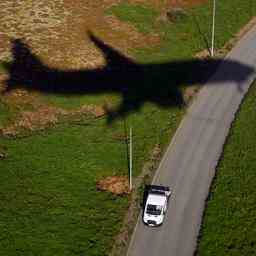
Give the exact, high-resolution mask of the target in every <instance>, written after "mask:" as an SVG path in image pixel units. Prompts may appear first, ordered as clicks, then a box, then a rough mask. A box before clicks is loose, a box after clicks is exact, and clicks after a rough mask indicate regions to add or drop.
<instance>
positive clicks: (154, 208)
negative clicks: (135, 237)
mask: <svg viewBox="0 0 256 256" xmlns="http://www.w3.org/2000/svg"><path fill="white" fill-rule="evenodd" d="M161 211H162V207H161V206H160V205H153V204H148V206H147V210H146V213H147V214H151V215H160V214H161Z"/></svg>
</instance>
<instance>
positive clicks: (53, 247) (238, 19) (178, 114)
mask: <svg viewBox="0 0 256 256" xmlns="http://www.w3.org/2000/svg"><path fill="white" fill-rule="evenodd" d="M251 3H252V4H251ZM254 5H255V4H253V2H251V1H238V0H233V1H230V0H226V1H223V4H222V5H221V6H220V5H219V6H218V7H219V9H218V16H217V17H218V18H217V21H218V23H217V24H216V33H217V34H216V35H217V37H216V47H221V46H223V44H224V43H225V42H227V40H228V39H230V38H231V37H232V36H233V35H234V34H235V33H236V32H237V31H238V30H239V28H241V27H242V26H243V25H245V24H246V23H247V22H248V21H249V19H250V17H251V16H252V13H253V10H255V7H253V6H254ZM252 7H253V8H254V9H253V8H252ZM115 8H116V9H115ZM115 8H113V9H110V10H109V11H108V12H107V14H108V15H109V14H110V13H111V14H112V15H115V16H117V17H118V18H120V19H121V20H123V21H125V22H129V23H130V24H132V25H133V26H135V27H136V28H137V30H138V31H140V32H142V33H158V34H160V35H161V44H160V45H159V46H157V47H147V48H143V49H131V52H132V54H133V56H134V57H135V58H136V60H138V61H140V62H144V63H161V62H171V61H172V60H173V59H190V58H192V56H194V54H195V53H197V52H199V51H201V50H203V49H205V48H206V47H207V44H206V42H205V40H204V36H206V37H207V38H208V41H209V40H210V27H211V26H210V23H211V21H210V19H209V17H210V13H211V12H210V10H211V5H210V1H209V2H208V3H207V4H204V5H202V6H197V7H196V8H193V9H192V10H191V12H190V11H189V10H187V15H186V16H185V17H182V18H181V19H178V20H177V21H176V22H175V23H170V22H164V23H161V22H160V23H158V22H155V21H156V20H157V19H158V15H159V14H160V13H159V11H158V10H154V9H153V8H152V7H149V6H148V5H145V6H142V7H138V5H127V4H126V5H122V4H121V5H117V7H115ZM120 10H121V11H120ZM120 12H122V15H121V14H120ZM145 13H146V14H145ZM254 13H255V12H254ZM144 14H145V15H144ZM238 14H239V15H238ZM227 17H228V18H227ZM141 20H142V21H143V22H141ZM227 20H228V22H227ZM197 21H200V23H199V22H197ZM138 24H140V25H138ZM157 24H158V25H157ZM167 71H168V70H167ZM167 71H166V70H161V69H157V70H156V71H155V72H156V73H155V74H153V77H155V78H156V79H158V78H159V81H161V83H157V84H156V85H155V87H156V88H157V91H158V89H161V88H166V87H167V86H166V85H170V84H171V83H172V81H175V76H177V74H172V75H170V74H169V73H168V72H167ZM187 72H188V73H189V70H188V71H187ZM178 73H179V72H178ZM171 78H173V79H171ZM159 81H158V82H159ZM148 82H150V81H149V78H147V77H145V81H144V83H145V84H146V83H148ZM163 91H164V90H163ZM140 93H142V94H143V91H140ZM106 97H109V98H111V97H112V98H113V101H117V102H118V101H120V98H118V97H119V95H118V96H116V95H107V96H106ZM109 98H108V99H109ZM40 100H43V101H44V102H45V103H47V104H50V105H54V106H58V107H63V108H66V109H72V108H77V107H79V106H82V105H84V104H99V103H101V102H102V101H104V100H105V95H99V96H95V95H82V96H76V97H72V96H70V95H68V96H63V95H54V94H53V95H43V97H41V99H40ZM17 111H18V110H17V109H12V108H11V106H6V105H5V104H2V103H1V102H0V126H1V125H3V126H4V125H6V124H8V123H9V122H11V121H12V119H13V117H15V116H16V115H18V113H17ZM19 111H20V109H19ZM184 113H185V109H184V108H179V107H177V106H167V107H166V108H161V107H160V106H158V105H155V104H153V103H151V102H150V103H149V102H144V103H143V105H142V107H141V109H140V110H139V111H134V112H131V113H130V114H129V115H128V116H127V118H126V120H118V121H115V122H114V123H113V124H111V125H107V122H106V118H105V117H102V118H99V119H95V120H88V119H86V117H81V118H79V119H77V120H73V119H71V120H65V121H63V122H60V123H59V124H57V125H55V126H53V127H51V128H49V129H46V130H44V131H34V132H30V133H27V132H26V133H25V134H24V136H21V137H13V138H8V137H3V136H1V137H0V153H3V154H4V155H5V157H4V158H1V159H0V171H1V179H0V231H1V232H0V255H7V256H16V255H22V256H23V255H31V256H32V255H40V256H41V255H42V256H52V255H54V256H55V255H56V256H65V255H67V256H73V255H86V256H87V255H88V256H102V255H107V254H108V253H109V252H110V250H111V247H112V245H113V242H114V240H115V236H116V235H117V233H118V231H119V230H120V227H121V224H122V220H123V217H124V215H125V213H126V210H127V208H128V205H129V199H130V198H129V196H123V197H120V196H115V195H112V194H110V193H107V192H99V191H97V189H96V182H97V180H99V179H102V178H104V177H107V176H111V175H127V171H128V168H127V144H126V140H125V136H126V130H125V129H128V128H129V127H130V126H132V127H133V134H134V137H133V142H134V148H133V150H134V176H137V175H138V174H140V172H141V170H142V166H143V164H144V163H145V162H146V161H147V160H148V159H149V156H150V153H151V152H152V149H153V147H154V146H155V145H156V144H159V143H160V145H161V147H162V149H164V148H165V146H166V145H167V144H168V142H169V141H170V138H171V136H172V135H173V134H174V132H175V130H176V128H177V126H178V124H179V122H180V120H181V118H182V116H183V115H184Z"/></svg>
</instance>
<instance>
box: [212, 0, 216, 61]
mask: <svg viewBox="0 0 256 256" xmlns="http://www.w3.org/2000/svg"><path fill="white" fill-rule="evenodd" d="M215 13H216V1H215V0H213V10H212V47H211V56H212V57H213V50H214V36H215Z"/></svg>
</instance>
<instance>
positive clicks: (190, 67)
mask: <svg viewBox="0 0 256 256" xmlns="http://www.w3.org/2000/svg"><path fill="white" fill-rule="evenodd" d="M88 35H89V37H90V39H91V40H92V42H93V43H94V44H95V46H96V47H97V48H99V49H100V50H101V51H102V53H103V55H104V58H105V60H106V65H105V66H103V67H99V68H95V69H83V70H60V69H57V68H50V67H48V66H46V65H45V64H44V63H43V62H42V61H41V60H40V59H39V58H38V57H37V56H36V55H35V54H33V53H32V51H31V50H30V48H29V46H28V45H26V44H25V43H24V42H22V40H20V39H15V40H13V41H12V57H13V61H12V62H10V63H9V64H7V65H6V67H5V68H6V69H7V70H8V73H9V78H8V80H7V81H6V91H5V92H7V91H10V90H12V89H14V88H26V89H27V90H36V91H42V92H44V93H51V94H53V93H56V94H69V95H74V94H81V95H82V94H101V93H108V92H115V93H119V94H120V95H121V97H122V101H121V103H120V105H119V107H118V108H117V109H115V110H109V111H108V121H109V122H111V121H113V120H114V119H116V118H118V117H125V116H126V115H128V114H129V113H130V112H132V111H138V110H139V109H140V108H141V107H142V105H143V104H144V103H145V102H153V103H155V104H157V105H159V106H161V107H172V106H183V105H184V104H185V102H184V99H183V96H182V92H181V86H191V85H194V84H199V83H204V82H205V81H207V80H208V79H209V77H210V76H212V74H213V73H214V71H215V70H216V68H217V67H218V66H219V65H220V63H221V64H222V70H223V75H222V76H214V78H212V79H211V83H212V84H214V85H216V84H221V83H222V82H226V81H234V82H235V84H236V85H237V86H238V88H239V86H240V85H241V83H242V82H243V81H244V80H246V79H247V77H248V76H249V75H250V74H251V73H252V72H253V71H254V69H253V68H252V67H250V66H247V65H245V64H242V63H239V62H237V61H233V60H226V59H207V60H200V59H188V60H181V61H172V62H168V63H152V64H140V63H137V62H135V61H134V60H132V59H130V58H127V57H126V56H124V55H123V54H122V53H120V52H119V51H117V50H115V49H114V48H112V47H111V46H109V45H107V44H106V43H104V42H103V41H102V40H100V39H99V38H97V37H96V36H95V35H93V34H92V33H91V32H88Z"/></svg>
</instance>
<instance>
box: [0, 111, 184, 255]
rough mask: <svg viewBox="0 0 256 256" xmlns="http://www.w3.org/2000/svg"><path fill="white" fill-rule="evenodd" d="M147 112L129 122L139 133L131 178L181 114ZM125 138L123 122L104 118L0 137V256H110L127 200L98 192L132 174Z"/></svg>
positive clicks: (136, 135)
mask: <svg viewBox="0 0 256 256" xmlns="http://www.w3.org/2000/svg"><path fill="white" fill-rule="evenodd" d="M149 109H151V111H150V112H147V113H145V112H144V111H146V110H145V108H144V109H142V113H141V114H137V113H134V114H133V115H131V116H130V117H129V120H128V122H129V123H130V124H132V125H133V131H134V156H135V157H134V175H137V174H138V173H139V172H140V170H141V168H142V164H143V162H145V160H146V159H147V157H148V155H149V151H150V149H152V147H153V145H154V144H155V143H157V142H159V138H161V139H160V142H162V143H163V139H165V142H166V138H167V137H168V136H170V134H169V133H170V130H171V131H172V132H173V131H174V130H175V127H176V125H177V123H178V122H179V120H180V118H181V111H180V110H179V111H178V110H177V111H176V112H175V111H173V113H172V114H170V113H169V111H167V110H166V111H159V110H158V109H156V108H155V107H154V106H147V111H148V110H149ZM157 116H158V126H157V125H156V124H155V121H154V120H155V119H156V117H157ZM129 123H127V125H128V124H129ZM159 128H160V129H159ZM122 138H124V123H123V122H116V123H115V124H113V126H112V127H109V126H106V123H105V120H104V119H102V120H96V121H94V122H91V123H89V124H88V121H87V120H86V119H85V120H79V121H76V122H74V123H64V124H61V125H59V126H57V127H56V128H53V129H50V130H47V131H45V132H40V133H37V134H35V133H34V134H33V136H29V137H25V138H20V139H5V138H0V145H1V148H4V149H5V152H6V154H7V158H6V159H2V160H0V170H1V180H0V209H1V210H0V229H1V234H0V241H1V243H0V252H1V254H3V255H44V256H46V255H47V256H48V255H49V256H52V255H60V256H64V255H68V256H71V255H90V256H91V255H95V256H96V255H97V256H98V255H106V254H107V252H109V250H110V248H111V244H112V243H113V239H114V236H115V235H116V234H117V233H118V231H119V229H120V225H121V223H122V219H123V217H124V214H125V211H126V209H127V206H128V200H129V198H128V197H118V196H113V195H111V194H109V193H106V192H98V191H97V190H96V181H97V180H98V179H100V178H102V177H106V176H109V175H127V159H126V153H127V152H126V143H125V141H124V139H122Z"/></svg>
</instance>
